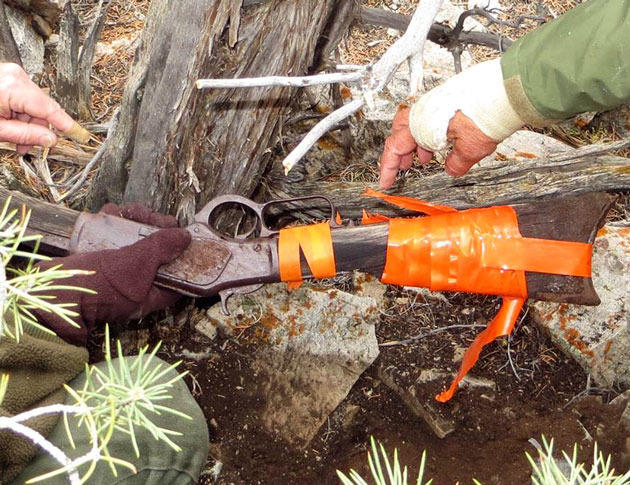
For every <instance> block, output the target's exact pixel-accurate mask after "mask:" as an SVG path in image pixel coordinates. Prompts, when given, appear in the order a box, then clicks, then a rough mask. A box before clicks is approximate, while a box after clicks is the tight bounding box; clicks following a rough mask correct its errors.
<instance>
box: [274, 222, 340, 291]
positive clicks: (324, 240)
mask: <svg viewBox="0 0 630 485" xmlns="http://www.w3.org/2000/svg"><path fill="white" fill-rule="evenodd" d="M300 253H302V254H304V259H306V262H307V264H308V267H309V268H310V270H311V273H312V274H313V276H314V277H315V278H328V277H331V276H335V275H336V274H337V269H336V266H335V253H334V251H333V244H332V235H331V233H330V224H328V223H327V222H321V223H319V224H310V225H308V226H298V227H290V228H288V229H282V230H281V231H280V235H279V237H278V258H279V266H280V279H281V280H282V281H286V282H288V286H289V288H297V287H299V286H300V285H301V284H302V267H301V262H300Z"/></svg>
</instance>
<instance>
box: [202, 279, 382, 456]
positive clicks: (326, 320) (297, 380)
mask: <svg viewBox="0 0 630 485" xmlns="http://www.w3.org/2000/svg"><path fill="white" fill-rule="evenodd" d="M230 311H231V313H232V315H231V316H225V315H223V314H222V313H221V310H220V308H219V305H216V306H214V307H212V308H210V309H209V310H208V311H207V318H206V319H204V320H202V321H201V322H199V323H198V324H197V326H196V328H197V330H198V331H199V332H201V333H203V334H205V335H208V336H214V334H215V333H216V330H215V329H216V328H219V331H220V332H228V333H230V332H234V331H242V328H243V326H247V325H257V326H258V328H259V330H260V331H261V332H260V335H261V338H260V342H259V343H258V344H257V350H256V352H255V354H254V356H253V358H254V362H253V363H252V368H253V369H254V370H255V371H256V372H257V373H258V374H259V375H260V376H261V379H260V381H259V382H256V383H255V385H256V386H258V387H257V393H258V394H259V395H260V402H262V403H264V405H263V410H262V413H261V424H262V425H263V426H264V427H265V428H266V429H267V431H269V432H271V433H273V434H274V435H276V436H279V437H281V438H283V439H284V440H286V441H288V442H290V443H293V444H295V445H297V446H306V445H307V444H308V443H309V442H310V440H311V439H312V438H313V436H314V435H315V433H317V430H318V429H319V428H320V426H321V425H322V424H323V423H324V422H325V421H326V418H327V417H328V416H329V415H330V413H332V412H333V411H334V410H335V408H336V407H337V406H338V405H339V403H341V401H343V399H344V398H345V397H346V396H347V394H348V392H349V391H350V389H351V388H352V386H353V385H354V383H355V382H356V380H357V379H358V378H359V376H360V375H361V374H362V373H363V371H365V369H367V368H368V367H369V366H370V365H371V364H372V362H374V360H375V359H376V357H377V356H378V353H379V350H378V343H377V340H376V334H375V331H374V324H375V323H376V321H377V320H378V315H379V312H378V308H377V303H376V301H375V299H374V298H372V297H369V296H356V295H352V294H349V293H345V292H342V291H338V290H320V289H311V288H307V287H302V288H300V289H298V290H296V291H292V292H289V291H287V289H286V286H285V285H284V284H277V285H266V286H265V287H263V288H261V289H260V290H258V291H256V292H254V293H251V294H249V295H244V296H235V297H233V298H232V299H231V300H230ZM263 376H264V377H263Z"/></svg>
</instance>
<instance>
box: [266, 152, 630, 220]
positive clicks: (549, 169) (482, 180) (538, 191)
mask: <svg viewBox="0 0 630 485" xmlns="http://www.w3.org/2000/svg"><path fill="white" fill-rule="evenodd" d="M586 148H587V149H588V148H589V147H586ZM583 150H584V149H583ZM570 153H572V155H571V154H570V155H562V156H556V157H553V158H547V159H543V158H541V159H534V160H531V159H527V160H509V161H505V162H503V163H500V164H496V165H493V166H490V167H476V168H474V169H473V170H471V172H470V173H469V174H467V175H466V176H464V177H459V178H453V177H451V176H449V175H447V174H446V173H444V172H440V173H437V174H434V175H429V176H426V177H422V178H413V179H412V178H404V177H400V178H399V180H398V182H397V184H396V185H395V186H394V187H393V188H392V190H391V192H392V193H396V194H404V195H407V196H410V197H416V198H419V199H424V200H429V201H431V202H437V203H440V204H446V205H450V206H452V207H455V208H456V209H467V208H470V207H480V206H490V205H501V204H520V203H530V202H532V201H534V200H537V199H540V198H544V197H559V196H569V195H578V194H583V193H586V192H592V191H619V190H630V159H628V158H623V157H618V156H610V155H605V156H598V155H584V156H580V154H581V153H583V151H582V152H581V151H580V150H575V151H572V152H570ZM366 185H367V184H365V183H362V182H324V181H321V180H305V177H304V176H302V177H300V174H295V175H294V174H292V176H291V177H285V176H284V174H283V173H282V172H280V171H279V170H277V171H274V172H272V173H270V175H269V177H268V179H267V181H266V191H267V194H268V195H267V196H266V198H267V199H285V198H292V197H297V196H306V195H315V194H318V195H326V196H328V197H329V198H330V199H332V200H334V201H335V203H336V205H337V208H338V209H339V211H340V212H341V215H342V216H343V217H344V218H346V217H347V218H350V219H358V218H360V217H361V213H362V210H363V209H366V210H368V211H374V212H380V213H382V214H385V215H389V216H392V215H400V214H403V213H404V212H403V211H400V210H398V209H396V208H393V207H392V206H389V205H387V204H384V203H383V202H381V201H380V200H377V199H372V198H369V197H360V196H361V194H362V193H363V192H364V191H365V189H366ZM286 209H290V210H292V211H294V212H303V213H305V214H307V215H308V216H315V217H319V216H321V214H323V211H325V210H326V207H325V206H324V205H323V204H321V202H320V201H318V200H317V199H312V200H307V201H298V202H293V203H291V204H290V205H287V206H286Z"/></svg>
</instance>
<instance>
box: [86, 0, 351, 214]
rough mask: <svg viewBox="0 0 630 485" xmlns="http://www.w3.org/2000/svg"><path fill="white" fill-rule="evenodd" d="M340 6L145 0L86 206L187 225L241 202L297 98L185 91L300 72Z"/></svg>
mask: <svg viewBox="0 0 630 485" xmlns="http://www.w3.org/2000/svg"><path fill="white" fill-rule="evenodd" d="M341 3H345V2H344V0H323V1H322V0H299V1H282V0H276V1H273V2H270V3H268V4H263V5H254V6H252V7H248V8H240V7H241V6H242V0H180V1H178V2H168V1H166V0H154V2H153V3H152V5H151V12H150V14H149V17H148V25H147V28H146V31H145V35H144V38H143V41H142V46H141V48H140V51H139V52H138V53H137V60H136V62H135V65H134V67H133V69H132V73H131V76H130V80H129V81H128V83H127V86H126V89H125V96H124V100H123V105H122V108H121V114H120V121H119V125H118V129H117V131H116V133H114V134H112V137H111V138H112V141H111V143H110V146H109V147H108V152H107V153H106V155H105V159H104V162H103V163H104V165H103V167H102V169H101V172H100V173H99V176H98V178H97V180H96V181H95V185H94V189H93V194H92V197H91V203H90V205H91V206H92V207H93V208H96V207H99V206H100V205H102V203H103V202H104V201H105V200H113V201H121V200H124V201H125V202H131V201H134V202H139V203H143V204H145V205H147V206H150V207H152V208H153V209H155V210H160V211H163V212H170V213H175V214H177V215H178V216H179V217H180V219H181V220H183V221H189V220H190V219H191V218H192V215H193V214H194V213H195V211H196V209H197V207H198V206H199V205H200V204H204V203H205V202H206V201H207V200H209V199H210V198H212V197H213V196H215V195H218V194H222V193H239V194H244V195H250V194H251V193H252V192H253V191H254V190H255V189H256V187H257V186H258V184H259V182H260V179H261V176H262V173H263V172H264V170H265V168H266V166H267V163H268V160H269V156H268V154H269V152H270V147H272V146H273V145H274V142H275V141H274V135H275V133H276V130H277V127H278V122H279V120H280V118H281V116H282V115H283V114H284V113H286V112H287V111H288V109H289V105H290V104H291V102H292V100H293V99H294V96H295V95H296V93H297V91H296V90H295V89H291V88H259V89H247V90H237V89H229V90H208V91H196V90H195V89H194V82H195V80H196V79H198V78H201V77H226V78H229V77H247V76H264V75H271V74H281V75H282V74H284V75H300V74H305V73H307V72H308V71H309V68H310V67H311V66H312V65H313V63H314V62H315V56H316V46H317V42H318V39H320V37H321V36H322V34H325V31H326V28H327V27H330V26H332V25H337V24H338V23H337V22H332V21H331V18H332V16H335V15H336V14H337V13H338V12H337V7H338V6H339V5H340V4H341ZM346 10H348V9H342V10H341V11H343V12H346ZM350 14H352V12H350V13H348V12H346V13H345V15H350ZM236 17H239V18H236ZM228 22H229V23H230V26H233V25H234V24H238V25H239V35H238V41H237V42H235V43H234V41H235V40H236V38H235V34H234V28H233V27H232V31H231V32H230V34H229V35H223V34H224V30H225V27H226V25H227V24H228ZM239 22H240V23H239ZM230 40H231V41H232V43H233V44H234V47H233V48H231V47H230V45H229V44H230ZM138 98H141V99H138ZM131 160H133V161H132V162H131Z"/></svg>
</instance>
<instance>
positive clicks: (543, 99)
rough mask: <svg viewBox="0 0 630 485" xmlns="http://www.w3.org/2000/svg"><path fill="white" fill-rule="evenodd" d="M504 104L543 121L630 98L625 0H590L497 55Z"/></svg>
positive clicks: (628, 6) (629, 19) (628, 4)
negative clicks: (504, 90)
mask: <svg viewBox="0 0 630 485" xmlns="http://www.w3.org/2000/svg"><path fill="white" fill-rule="evenodd" d="M501 68H502V71H503V78H504V83H505V88H506V91H507V94H508V98H509V100H510V103H511V104H512V106H513V108H514V109H515V111H516V112H518V113H519V116H520V117H521V118H523V120H524V121H526V122H527V123H530V124H532V125H546V124H549V120H558V119H564V118H568V117H570V116H573V115H575V114H578V113H582V112H585V111H605V110H608V109H612V108H615V107H617V106H620V105H622V104H625V103H627V102H629V101H630V1H629V0H590V1H588V2H586V3H584V4H582V5H579V6H577V7H575V8H574V9H572V10H571V11H569V12H567V13H566V14H565V15H563V16H561V17H559V18H558V19H556V20H554V21H552V22H550V23H548V24H545V25H543V26H542V27H540V28H538V29H536V30H535V31H533V32H531V33H529V34H527V35H526V36H525V37H523V38H522V39H520V40H519V41H518V42H516V43H515V44H513V45H512V46H511V47H510V49H508V51H507V52H506V53H505V54H504V55H503V57H502V59H501Z"/></svg>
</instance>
